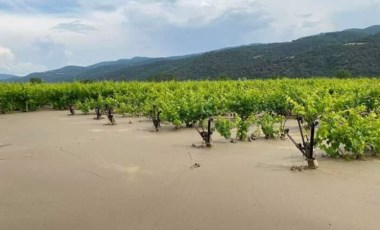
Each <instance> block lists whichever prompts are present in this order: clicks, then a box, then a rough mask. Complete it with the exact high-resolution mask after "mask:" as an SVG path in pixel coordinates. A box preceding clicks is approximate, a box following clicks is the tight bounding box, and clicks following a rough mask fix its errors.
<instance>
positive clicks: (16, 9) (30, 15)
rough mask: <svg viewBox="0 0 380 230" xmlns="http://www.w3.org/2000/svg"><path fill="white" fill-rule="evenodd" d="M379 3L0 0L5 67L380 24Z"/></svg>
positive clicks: (186, 50)
mask: <svg viewBox="0 0 380 230" xmlns="http://www.w3.org/2000/svg"><path fill="white" fill-rule="evenodd" d="M379 4H380V3H379V1H378V0H361V1H357V0H334V1H331V0H319V1H315V0H289V1H283V0H191V1H190V0H65V1H62V0H12V1H11V0H0V34H1V36H0V44H1V45H2V48H3V49H2V51H1V52H2V54H1V55H3V56H0V59H1V61H2V62H1V64H0V65H1V69H0V72H2V71H9V69H10V66H11V71H13V72H24V71H26V70H27V69H30V70H32V69H33V70H37V69H44V68H47V69H54V68H59V67H62V66H64V65H67V64H75V65H89V64H93V63H96V62H100V61H105V60H115V59H120V58H130V57H133V56H171V55H183V54H191V53H198V52H205V51H209V50H213V49H219V48H224V47H228V46H237V45H244V44H250V43H269V42H282V41H291V40H293V39H297V38H299V37H303V36H309V35H313V34H318V33H321V32H328V31H335V30H343V29H347V28H350V27H359V28H360V27H361V28H363V27H367V26H370V25H373V24H380V21H379V19H378V14H379V13H380V7H379ZM5 47H6V48H5ZM5 49H7V51H6V52H5V51H4V50H5ZM9 51H10V52H9ZM5 53H7V54H5ZM9 53H11V54H12V55H10V54H9ZM5 56H6V57H7V59H6V60H7V61H4V60H5ZM10 57H12V58H11V59H12V61H9V60H10ZM4 63H7V64H4ZM9 63H10V64H9Z"/></svg>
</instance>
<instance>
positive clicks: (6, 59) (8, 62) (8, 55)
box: [0, 46, 14, 72]
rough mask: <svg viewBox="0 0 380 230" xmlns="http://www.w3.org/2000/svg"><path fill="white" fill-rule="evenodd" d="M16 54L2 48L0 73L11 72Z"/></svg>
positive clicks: (0, 49)
mask: <svg viewBox="0 0 380 230" xmlns="http://www.w3.org/2000/svg"><path fill="white" fill-rule="evenodd" d="M13 59H14V54H13V53H12V51H11V50H10V49H8V48H6V47H3V46H0V71H5V72H10V71H11V69H12V62H13Z"/></svg>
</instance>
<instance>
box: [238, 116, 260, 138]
mask: <svg viewBox="0 0 380 230" xmlns="http://www.w3.org/2000/svg"><path fill="white" fill-rule="evenodd" d="M255 119H256V117H255V116H254V115H251V116H249V117H247V118H246V119H242V118H241V117H240V116H239V115H238V114H236V115H235V126H236V128H237V130H236V139H238V140H240V141H245V140H247V137H248V131H249V127H250V126H251V125H253V124H254V122H255Z"/></svg>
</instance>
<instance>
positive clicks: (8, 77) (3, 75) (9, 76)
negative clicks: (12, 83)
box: [0, 74, 17, 80]
mask: <svg viewBox="0 0 380 230" xmlns="http://www.w3.org/2000/svg"><path fill="white" fill-rule="evenodd" d="M12 78H17V76H15V75H11V74H0V80H6V79H12Z"/></svg>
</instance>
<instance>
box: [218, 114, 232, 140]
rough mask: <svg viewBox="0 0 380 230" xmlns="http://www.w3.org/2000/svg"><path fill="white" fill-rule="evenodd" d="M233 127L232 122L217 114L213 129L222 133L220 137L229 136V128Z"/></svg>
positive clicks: (228, 137)
mask: <svg viewBox="0 0 380 230" xmlns="http://www.w3.org/2000/svg"><path fill="white" fill-rule="evenodd" d="M232 127H233V123H232V122H231V121H230V120H229V119H226V118H223V117H221V116H218V119H217V120H216V121H215V129H216V131H218V132H219V133H220V135H222V137H224V138H226V139H230V138H231V129H232Z"/></svg>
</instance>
